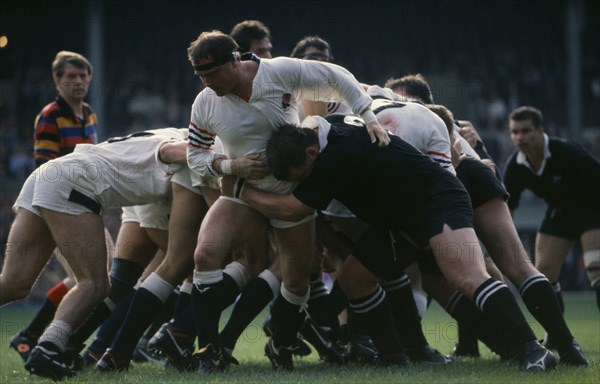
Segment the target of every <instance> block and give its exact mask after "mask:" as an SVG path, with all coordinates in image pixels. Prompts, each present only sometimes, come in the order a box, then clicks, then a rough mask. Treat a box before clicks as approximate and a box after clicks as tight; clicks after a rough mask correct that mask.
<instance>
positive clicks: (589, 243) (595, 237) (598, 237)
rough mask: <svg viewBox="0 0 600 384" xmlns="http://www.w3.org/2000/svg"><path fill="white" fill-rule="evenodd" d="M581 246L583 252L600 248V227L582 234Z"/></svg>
mask: <svg viewBox="0 0 600 384" xmlns="http://www.w3.org/2000/svg"><path fill="white" fill-rule="evenodd" d="M581 248H582V249H583V252H586V251H594V250H600V228H594V229H590V230H587V231H585V232H584V233H583V234H582V235H581Z"/></svg>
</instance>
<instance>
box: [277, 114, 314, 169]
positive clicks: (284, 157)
mask: <svg viewBox="0 0 600 384" xmlns="http://www.w3.org/2000/svg"><path fill="white" fill-rule="evenodd" d="M318 141H319V138H318V136H317V133H316V132H315V131H314V130H312V129H310V128H303V127H299V126H297V125H295V124H285V125H282V126H280V127H277V128H275V129H274V130H273V133H272V134H271V138H270V139H269V141H268V142H267V163H268V164H269V168H270V170H271V173H273V176H275V178H276V179H278V180H287V179H288V178H289V171H290V168H295V167H299V166H302V165H304V164H306V149H307V148H308V147H310V146H311V145H312V144H314V143H315V142H318Z"/></svg>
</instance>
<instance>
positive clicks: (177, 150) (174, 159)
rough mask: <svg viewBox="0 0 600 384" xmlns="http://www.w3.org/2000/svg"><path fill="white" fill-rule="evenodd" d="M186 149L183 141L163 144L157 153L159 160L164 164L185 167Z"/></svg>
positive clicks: (186, 145)
mask: <svg viewBox="0 0 600 384" xmlns="http://www.w3.org/2000/svg"><path fill="white" fill-rule="evenodd" d="M187 147H188V142H187V141H185V140H181V141H173V142H169V143H165V144H163V145H162V146H161V147H160V150H159V152H158V157H159V160H160V161H162V162H163V163H165V164H181V165H187V153H186V152H187Z"/></svg>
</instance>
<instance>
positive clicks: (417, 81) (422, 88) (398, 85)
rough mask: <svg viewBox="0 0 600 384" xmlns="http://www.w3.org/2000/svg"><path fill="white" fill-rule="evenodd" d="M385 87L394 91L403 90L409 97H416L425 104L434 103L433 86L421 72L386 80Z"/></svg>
mask: <svg viewBox="0 0 600 384" xmlns="http://www.w3.org/2000/svg"><path fill="white" fill-rule="evenodd" d="M385 87H386V88H390V89H391V90H392V91H399V90H402V91H403V92H402V93H404V94H406V95H407V96H408V97H416V98H417V99H419V100H420V101H422V102H423V103H425V104H433V95H432V94H431V88H429V84H428V83H427V80H425V77H423V75H421V74H420V73H417V74H414V75H406V76H402V77H401V78H399V79H395V78H393V77H392V78H390V79H388V80H387V81H386V82H385Z"/></svg>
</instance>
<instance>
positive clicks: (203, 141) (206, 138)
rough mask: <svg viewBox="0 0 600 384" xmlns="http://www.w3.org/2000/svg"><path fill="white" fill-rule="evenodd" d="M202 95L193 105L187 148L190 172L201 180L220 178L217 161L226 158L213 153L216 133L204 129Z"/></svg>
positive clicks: (220, 154)
mask: <svg viewBox="0 0 600 384" xmlns="http://www.w3.org/2000/svg"><path fill="white" fill-rule="evenodd" d="M201 95H202V93H200V94H199V95H198V97H197V98H196V100H195V101H194V104H193V105H192V116H191V119H190V125H189V134H188V142H189V145H188V147H187V163H188V167H189V168H190V171H192V172H193V173H195V174H197V175H198V176H199V177H200V178H201V179H204V178H207V177H218V176H220V175H219V173H218V172H217V171H216V170H215V169H214V168H213V166H212V164H213V161H214V160H215V159H218V158H222V157H226V156H225V155H224V154H222V153H217V152H214V151H213V148H212V147H213V145H214V143H215V137H216V135H215V133H214V132H210V131H208V130H206V129H203V128H202V127H203V126H204V124H205V123H204V122H203V119H202V113H201V111H200V101H199V100H201Z"/></svg>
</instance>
